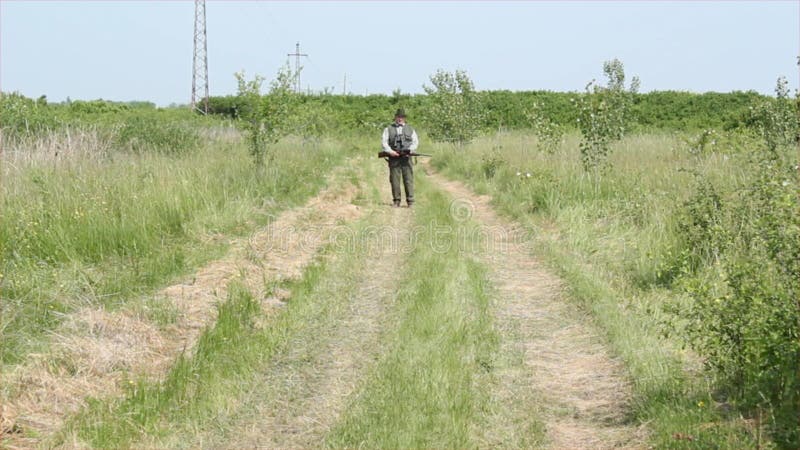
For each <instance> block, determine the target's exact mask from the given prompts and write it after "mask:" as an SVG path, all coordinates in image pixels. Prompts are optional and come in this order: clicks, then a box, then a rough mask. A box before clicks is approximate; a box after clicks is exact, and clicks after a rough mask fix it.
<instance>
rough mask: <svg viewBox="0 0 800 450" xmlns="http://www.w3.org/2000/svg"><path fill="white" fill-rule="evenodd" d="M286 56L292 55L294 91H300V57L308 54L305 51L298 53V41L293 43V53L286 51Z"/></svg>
mask: <svg viewBox="0 0 800 450" xmlns="http://www.w3.org/2000/svg"><path fill="white" fill-rule="evenodd" d="M286 56H294V58H295V59H294V83H295V84H294V86H295V88H294V91H295V92H297V93H298V94H299V93H300V57H301V56H308V55H307V54H305V53H300V42H298V43H297V45H295V50H294V53H287V54H286Z"/></svg>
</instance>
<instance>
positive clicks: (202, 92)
mask: <svg viewBox="0 0 800 450" xmlns="http://www.w3.org/2000/svg"><path fill="white" fill-rule="evenodd" d="M206 37H207V36H206V0H194V58H193V60H192V110H197V111H200V112H201V113H203V114H208V43H207V40H206Z"/></svg>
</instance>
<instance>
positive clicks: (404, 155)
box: [378, 150, 433, 159]
mask: <svg viewBox="0 0 800 450" xmlns="http://www.w3.org/2000/svg"><path fill="white" fill-rule="evenodd" d="M397 153H399V154H400V155H399V156H391V155H389V153H387V152H386V151H385V150H381V151H380V152H379V153H378V158H392V159H394V158H408V157H409V156H429V157H430V156H433V155H426V154H425V153H417V152H412V151H411V150H397Z"/></svg>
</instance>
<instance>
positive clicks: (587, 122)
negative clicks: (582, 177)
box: [573, 59, 639, 172]
mask: <svg viewBox="0 0 800 450" xmlns="http://www.w3.org/2000/svg"><path fill="white" fill-rule="evenodd" d="M603 72H604V73H605V75H606V78H607V79H608V81H607V84H606V86H599V85H597V84H595V81H594V80H592V81H591V82H589V84H587V85H586V93H585V94H584V95H583V96H581V97H579V98H578V99H577V100H573V101H574V102H575V103H576V106H577V108H578V128H579V129H580V130H581V134H582V135H583V139H582V140H581V143H580V150H581V162H582V163H583V168H584V169H585V170H586V171H587V172H596V171H597V170H600V169H603V168H604V167H605V166H606V165H607V164H608V155H609V152H610V150H611V144H612V143H614V142H615V141H618V140H620V139H622V137H623V136H624V135H625V131H626V130H627V128H628V124H629V122H630V106H631V104H632V103H633V97H634V95H635V94H636V92H637V91H638V90H639V79H638V78H637V77H633V80H631V84H630V87H629V88H628V89H626V88H625V70H624V67H623V65H622V62H621V61H620V60H618V59H614V60H612V61H606V62H605V63H603Z"/></svg>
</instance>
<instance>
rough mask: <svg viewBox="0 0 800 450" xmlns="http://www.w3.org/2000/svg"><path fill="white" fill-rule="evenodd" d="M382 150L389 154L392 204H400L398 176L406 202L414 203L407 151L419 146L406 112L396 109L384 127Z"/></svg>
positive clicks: (411, 173) (411, 170)
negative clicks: (390, 122) (392, 121)
mask: <svg viewBox="0 0 800 450" xmlns="http://www.w3.org/2000/svg"><path fill="white" fill-rule="evenodd" d="M381 141H382V146H383V150H384V151H385V152H386V153H387V154H389V159H388V161H389V183H390V184H391V185H392V204H393V205H394V206H395V207H399V206H400V200H401V196H400V194H401V193H400V178H402V179H403V186H404V187H405V190H406V204H407V205H408V207H409V208H410V207H411V206H412V205H413V204H414V168H413V166H412V165H411V157H410V156H409V153H411V152H413V151H415V150H416V149H417V147H418V146H419V138H418V137H417V132H416V131H415V130H414V128H413V127H412V126H411V125H409V124H407V123H406V113H405V111H403V110H402V109H398V110H397V112H396V113H395V114H394V123H392V124H391V125H389V126H388V127H386V128H384V130H383V137H382V139H381Z"/></svg>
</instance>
